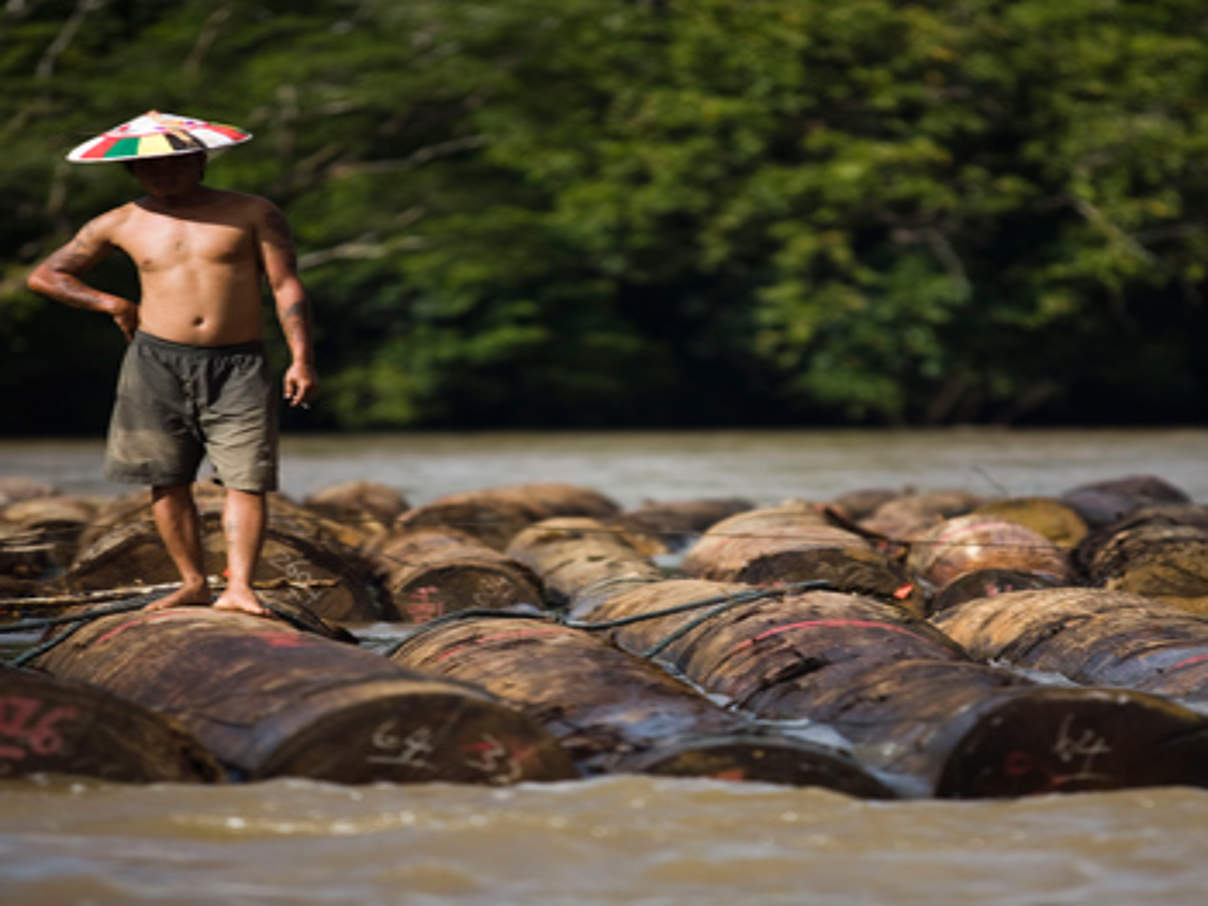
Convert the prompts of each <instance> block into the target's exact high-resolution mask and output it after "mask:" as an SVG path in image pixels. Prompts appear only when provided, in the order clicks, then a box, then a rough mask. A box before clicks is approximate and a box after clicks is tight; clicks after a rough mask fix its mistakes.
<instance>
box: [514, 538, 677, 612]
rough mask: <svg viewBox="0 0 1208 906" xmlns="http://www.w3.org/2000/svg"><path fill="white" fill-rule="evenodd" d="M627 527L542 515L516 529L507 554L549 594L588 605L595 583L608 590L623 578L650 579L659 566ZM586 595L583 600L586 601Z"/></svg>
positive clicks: (624, 580)
mask: <svg viewBox="0 0 1208 906" xmlns="http://www.w3.org/2000/svg"><path fill="white" fill-rule="evenodd" d="M639 546H640V544H634V543H631V542H630V541H629V540H628V536H627V535H626V533H625V532H623V531H620V530H618V529H617V528H615V527H610V526H609V525H606V524H605V523H603V522H601V521H600V520H598V519H590V518H587V517H561V518H555V519H544V520H542V521H541V522H538V523H536V524H535V525H532V526H529V527H528V528H526V529H524V530H523V531H521V532H519V533H518V534H517V535H516V537H515V538H513V539H512V542H511V544H509V545H508V548H507V555H508V556H509V557H511V558H512V559H513V560H516V561H517V562H519V563H522V564H524V565H525V566H526V567H528V568H529V569H530V570H532V571H533V573H534V574H536V575H537V576H538V577H539V578H540V579H541V583H542V586H543V588H544V590H545V595H546V598H547V600H548V601H549V602H550V603H552V604H555V605H559V606H560V605H563V604H568V603H572V602H574V610H575V611H577V610H578V609H579V608H580V607H581V606H591V604H590V597H591V591H592V590H593V589H600V590H605V591H604V592H602V593H608V592H610V591H611V590H612V589H614V588H615V587H617V586H618V585H621V584H626V585H628V584H633V583H644V582H653V581H657V580H658V579H661V578H662V575H663V573H662V571H661V570H660V569H659V568H658V567H656V566H655V565H654V564H653V563H651V562H650V560H649V559H648V558H647V557H645V556H643V555H642V554H641V553H639V549H638V548H639ZM584 601H586V602H587V603H586V604H584Z"/></svg>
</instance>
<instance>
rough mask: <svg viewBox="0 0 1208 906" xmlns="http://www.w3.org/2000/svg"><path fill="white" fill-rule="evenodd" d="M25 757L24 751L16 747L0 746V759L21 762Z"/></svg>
mask: <svg viewBox="0 0 1208 906" xmlns="http://www.w3.org/2000/svg"><path fill="white" fill-rule="evenodd" d="M24 757H25V750H24V749H18V748H16V747H15V746H0V758H11V759H12V760H13V761H20V760H21V759H23V758H24Z"/></svg>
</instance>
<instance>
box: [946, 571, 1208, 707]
mask: <svg viewBox="0 0 1208 906" xmlns="http://www.w3.org/2000/svg"><path fill="white" fill-rule="evenodd" d="M932 622H934V623H935V624H936V626H938V627H939V628H940V629H942V630H943V631H944V632H945V633H947V634H948V635H950V636H952V637H953V638H954V639H956V640H957V641H959V642H960V643H961V644H962V645H964V646H965V647H966V648H967V649H968V651H969V653H970V655H971V656H973V657H975V658H977V659H979V660H987V661H988V660H998V661H1003V662H1006V663H1009V664H1014V665H1017V666H1019V667H1026V668H1028V669H1032V670H1042V671H1048V672H1052V673H1058V674H1061V675H1063V676H1066V677H1069V678H1070V679H1072V680H1074V681H1075V682H1079V683H1089V684H1094V685H1103V686H1121V687H1124V688H1128V689H1136V690H1140V691H1143V692H1150V693H1154V694H1158V695H1166V696H1170V697H1172V698H1186V699H1194V700H1201V701H1202V700H1208V619H1205V618H1204V617H1199V616H1195V615H1192V614H1188V613H1186V612H1184V611H1181V610H1179V609H1178V608H1176V607H1173V606H1171V605H1168V604H1163V603H1162V602H1159V601H1155V600H1153V599H1151V598H1145V597H1142V596H1140V595H1134V594H1129V593H1127V592H1119V591H1107V590H1104V589H1099V588H1054V589H1049V590H1039V591H1016V592H1008V593H1005V594H1001V595H996V596H994V597H990V598H977V599H975V600H972V601H968V602H966V603H964V604H960V605H958V606H956V607H952V608H949V609H948V610H944V611H942V612H939V613H937V614H935V615H934V616H933V617H932Z"/></svg>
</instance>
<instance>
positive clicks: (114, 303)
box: [25, 213, 138, 340]
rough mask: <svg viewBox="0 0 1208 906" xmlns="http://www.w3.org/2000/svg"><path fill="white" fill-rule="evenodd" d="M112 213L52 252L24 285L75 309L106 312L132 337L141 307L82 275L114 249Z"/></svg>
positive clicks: (97, 220) (95, 221)
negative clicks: (111, 223)
mask: <svg viewBox="0 0 1208 906" xmlns="http://www.w3.org/2000/svg"><path fill="white" fill-rule="evenodd" d="M112 216H113V215H112V213H110V214H104V215H101V216H100V217H98V218H96V219H95V220H92V221H91V222H89V223H87V224H85V225H84V227H83V228H82V229H81V230H80V231H79V232H78V233H76V235H75V237H74V238H73V239H72V240H71V241H70V242H69V243H67V244H66V245H65V246H63V247H62V248H60V249H57V250H55V251H54V252H51V253H50V255H48V256H47V257H46V260H44V261H43V262H42V263H41V264H39V265H38V266H37V267H35V268H34V269H33V271H32V272H30V275H29V277H28V278H27V279H26V281H25V284H26V286H28V287H29V288H30V289H32V290H33V291H34V292H36V293H40V294H41V295H43V296H47V297H49V298H51V299H55V300H56V301H59V302H63V303H64V304H66V305H71V306H73V307H75V308H84V309H87V310H89V311H99V312H104V313H105V314H107V315H109V316H110V317H112V318H113V320H114V321H115V322H117V326H118V327H119V328H121V331H122V333H124V334H125V335H126V339H127V340H129V339H130V338H131V337H133V336H134V331H135V330H136V329H137V328H138V306H137V305H135V304H134V303H133V302H131V301H130V300H129V299H125V298H123V297H121V296H115V295H113V294H112V293H106V292H102V291H100V290H98V289H94V288H93V287H91V286H89V285H88V284H87V283H85V282H84V281H83V280H81V279H80V276H81V275H82V274H83V273H84V272H85V271H87V270H88V269H89V268H90V267H92V266H93V265H94V264H96V263H97V262H98V261H100V260H101V259H102V258H104V257H105V256H106V255H108V254H109V252H111V251H112V250H113V248H114V246H113V244H112V243H110V241H109V238H108V229H109V225H110V224H109V220H110V219H111V218H112Z"/></svg>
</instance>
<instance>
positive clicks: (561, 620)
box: [382, 579, 833, 658]
mask: <svg viewBox="0 0 1208 906" xmlns="http://www.w3.org/2000/svg"><path fill="white" fill-rule="evenodd" d="M832 587H833V586H832V585H831V583H830V582H829V581H827V580H826V579H813V580H810V581H808V582H789V583H786V584H784V585H778V586H776V587H775V588H749V589H743V590H742V591H736V592H731V593H730V594H726V595H711V596H710V597H708V598H701V599H699V600H696V601H688V602H685V603H683V604H675V605H672V606H671V607H663V608H660V609H659V610H652V611H650V612H649V613H641V614H634V615H632V616H628V617H618V618H617V619H615V620H599V621H595V622H589V621H583V620H570V619H567V618H565V617H560V616H556V615H553V614H543V613H521V612H517V611H511V610H483V609H471V610H458V611H455V612H454V613H449V614H445V615H444V616H443V617H437V618H436V619H434V620H429V621H428V622H426V623H421V624H420V625H419V626H417V627H416V628H415V630H414V631H413V632H410V633H408V635H407V636H406V638H403V639H400V640H399V641H397V642H395V643H394V644H393V645H391V646H389V647H388V648H386V649H385V650H384V651H383V652H382V653H383V654H384V655H385V656H386V657H390V656H391V655H393V654H395V653H397V652H399V651H401V650H402V649H403V648H404V647H405V646H406V645H407V644H408V643H410V642H411V641H413V640H414V639H416V638H417V637H419V636H421V635H423V634H425V633H427V632H430V631H431V630H433V629H436V628H437V627H439V626H444V625H446V624H449V623H456V622H459V621H462V620H472V619H480V618H485V619H494V620H509V619H510V620H538V621H541V622H546V623H555V624H558V625H562V626H565V627H567V628H568V629H581V630H584V631H587V632H601V631H604V630H608V629H616V628H619V627H621V626H630V625H632V624H634V623H644V622H645V621H647V620H657V619H659V618H660V617H667V616H674V615H675V614H679V613H688V612H690V611H693V610H700V609H701V608H704V607H709V608H712V609H711V610H709V611H707V612H706V613H704V614H701V615H700V616H699V617H696V618H694V619H692V620H689V621H688V622H687V623H686V624H684V625H683V626H680V627H678V628H676V629H675V630H674V631H673V632H671V633H670V634H669V635H668V636H667V637H666V638H664V639H662V640H661V641H659V642H657V643H655V644H654V645H652V646H651V647H650V648H649V649H647V650H646V651H644V652H643V653H642V657H644V658H653V657H656V656H657V655H658V654H659V653H660V652H662V651H663V649H664V648H666V647H667V646H668V645H670V644H671V643H672V642H674V641H676V640H677V639H679V638H681V637H682V636H684V635H685V634H687V633H688V632H691V631H692V630H693V629H695V628H696V627H698V626H700V625H702V624H704V623H706V622H708V621H709V620H711V619H713V618H714V617H716V616H718V615H719V614H722V613H725V612H726V611H727V610H730V609H731V608H733V607H737V606H738V605H740V604H747V603H749V602H751V601H758V600H762V599H763V598H774V597H780V596H782V595H787V594H795V593H796V592H800V591H816V590H820V589H825V588H832Z"/></svg>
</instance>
